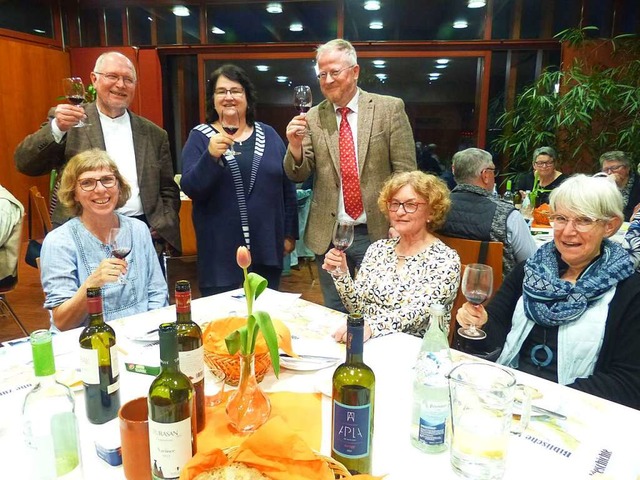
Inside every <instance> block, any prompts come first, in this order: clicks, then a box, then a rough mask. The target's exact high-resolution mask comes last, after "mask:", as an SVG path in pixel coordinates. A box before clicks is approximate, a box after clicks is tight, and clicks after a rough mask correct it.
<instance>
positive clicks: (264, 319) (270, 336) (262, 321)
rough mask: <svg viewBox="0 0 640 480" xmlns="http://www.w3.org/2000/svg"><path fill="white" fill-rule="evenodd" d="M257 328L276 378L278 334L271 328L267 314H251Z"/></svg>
mask: <svg viewBox="0 0 640 480" xmlns="http://www.w3.org/2000/svg"><path fill="white" fill-rule="evenodd" d="M253 316H254V317H255V320H256V322H257V323H258V327H259V328H260V331H261V332H262V336H263V337H264V340H265V342H266V343H267V347H269V356H270V357H271V364H272V365H273V373H275V375H276V377H278V376H279V375H280V355H279V352H278V334H277V333H276V329H275V328H274V327H273V322H272V321H271V316H269V314H268V313H267V312H255V313H254V314H253Z"/></svg>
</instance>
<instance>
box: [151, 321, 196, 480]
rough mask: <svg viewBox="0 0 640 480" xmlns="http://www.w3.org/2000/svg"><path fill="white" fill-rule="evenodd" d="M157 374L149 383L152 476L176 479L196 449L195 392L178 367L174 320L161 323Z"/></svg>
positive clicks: (154, 477) (187, 378)
mask: <svg viewBox="0 0 640 480" xmlns="http://www.w3.org/2000/svg"><path fill="white" fill-rule="evenodd" d="M158 332H159V334H160V375H158V376H157V377H156V379H155V380H154V381H153V382H152V383H151V386H150V387H149V397H148V405H149V450H150V452H151V475H152V477H153V479H154V480H155V479H178V478H179V477H180V472H181V471H182V468H183V467H184V465H185V464H186V463H187V462H188V461H189V459H191V457H192V456H193V455H195V453H196V448H197V444H196V414H195V401H194V400H195V394H194V390H193V384H192V383H191V380H189V377H187V376H186V375H185V374H184V373H182V372H181V371H180V360H179V356H178V337H177V334H176V324H175V323H162V324H160V326H159V328H158Z"/></svg>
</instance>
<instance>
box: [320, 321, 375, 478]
mask: <svg viewBox="0 0 640 480" xmlns="http://www.w3.org/2000/svg"><path fill="white" fill-rule="evenodd" d="M363 336H364V320H363V318H362V315H360V314H352V315H349V317H348V318H347V358H346V361H345V363H343V364H342V365H340V366H339V367H338V368H336V371H335V372H334V373H333V396H332V412H331V427H332V432H331V456H332V457H333V458H334V459H336V460H337V461H339V462H341V463H342V464H343V465H344V466H345V467H347V469H348V470H349V471H350V472H351V473H352V474H359V473H362V474H370V473H371V458H372V448H371V447H372V442H373V407H374V396H375V383H376V378H375V375H374V374H373V370H371V368H369V367H368V366H367V365H365V364H364V362H363V359H362V351H363Z"/></svg>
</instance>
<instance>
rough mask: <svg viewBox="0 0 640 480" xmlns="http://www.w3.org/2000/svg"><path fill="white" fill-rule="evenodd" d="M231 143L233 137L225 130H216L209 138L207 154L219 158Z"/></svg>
mask: <svg viewBox="0 0 640 480" xmlns="http://www.w3.org/2000/svg"><path fill="white" fill-rule="evenodd" d="M231 145H233V137H232V136H231V135H229V134H228V133H226V132H224V131H223V132H218V133H216V134H215V135H213V136H212V137H211V138H210V139H209V146H208V147H207V149H208V150H209V155H211V156H212V157H213V158H220V157H222V155H224V152H226V151H227V150H229V148H230V147H231Z"/></svg>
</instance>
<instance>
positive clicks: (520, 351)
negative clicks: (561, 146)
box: [457, 175, 640, 409]
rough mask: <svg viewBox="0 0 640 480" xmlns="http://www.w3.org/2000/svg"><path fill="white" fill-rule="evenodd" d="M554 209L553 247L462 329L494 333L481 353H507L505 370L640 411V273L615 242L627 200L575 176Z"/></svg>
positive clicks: (464, 319)
mask: <svg viewBox="0 0 640 480" xmlns="http://www.w3.org/2000/svg"><path fill="white" fill-rule="evenodd" d="M550 203H551V208H552V210H553V214H552V216H551V221H552V222H553V237H554V241H553V242H549V243H546V244H544V245H542V246H541V247H540V248H539V249H538V250H537V251H536V253H535V254H534V255H533V256H532V257H531V258H530V259H529V260H527V261H526V262H523V263H522V264H520V265H519V266H518V267H516V268H515V269H514V270H513V271H512V272H511V274H510V275H509V276H508V277H507V278H506V279H505V281H504V283H503V285H502V287H501V288H500V290H498V292H497V293H496V295H495V296H494V298H493V299H492V300H491V301H490V302H489V304H488V305H487V307H486V309H485V308H484V307H482V306H473V305H471V304H469V303H465V304H464V305H463V306H462V308H460V310H459V311H458V314H457V320H458V323H460V325H462V326H468V325H470V324H475V325H476V326H478V327H480V326H481V327H482V328H483V329H484V331H485V332H486V333H487V338H486V339H485V340H481V341H478V342H474V346H476V345H475V344H478V346H480V345H481V348H482V349H485V350H486V351H491V350H494V349H496V348H500V347H502V351H501V353H500V356H499V358H498V359H497V363H500V364H502V365H507V366H509V367H512V368H517V369H518V370H522V371H524V372H527V373H530V374H533V375H537V376H539V377H542V378H546V379H547V380H551V381H555V382H558V383H560V384H563V385H568V386H570V387H573V388H575V389H578V390H581V391H584V392H587V393H591V394H593V395H597V396H599V397H602V398H606V399H608V400H611V401H614V402H618V403H621V404H624V405H627V406H630V407H632V408H636V409H637V408H640V355H638V351H639V349H640V274H638V273H634V264H633V262H632V259H631V257H630V255H629V254H628V253H627V251H625V250H624V249H623V248H622V247H621V246H620V245H619V244H616V243H614V242H613V241H611V240H609V238H608V237H610V236H611V235H613V234H614V233H615V232H616V231H617V230H618V229H619V228H620V225H621V223H622V221H623V215H622V196H621V195H620V192H619V191H618V189H617V188H616V186H615V185H614V184H612V183H611V182H604V181H602V180H601V179H598V178H592V177H587V176H585V175H576V176H573V177H571V178H570V179H568V180H566V181H565V182H564V183H563V184H562V185H560V186H559V187H557V188H556V189H555V190H554V191H553V192H552V193H551V196H550ZM480 342H482V343H480Z"/></svg>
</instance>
